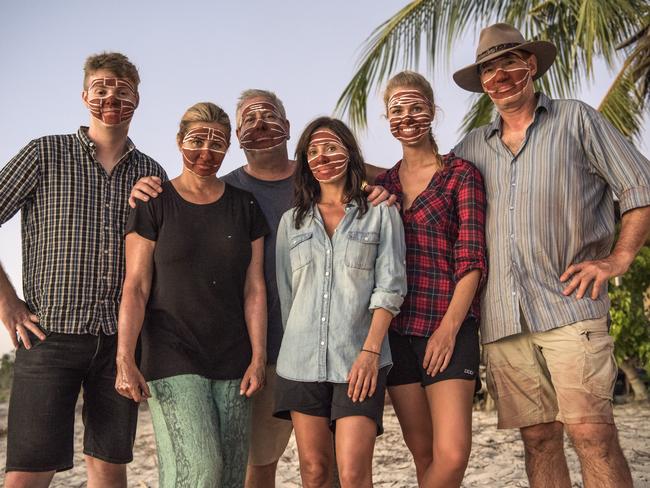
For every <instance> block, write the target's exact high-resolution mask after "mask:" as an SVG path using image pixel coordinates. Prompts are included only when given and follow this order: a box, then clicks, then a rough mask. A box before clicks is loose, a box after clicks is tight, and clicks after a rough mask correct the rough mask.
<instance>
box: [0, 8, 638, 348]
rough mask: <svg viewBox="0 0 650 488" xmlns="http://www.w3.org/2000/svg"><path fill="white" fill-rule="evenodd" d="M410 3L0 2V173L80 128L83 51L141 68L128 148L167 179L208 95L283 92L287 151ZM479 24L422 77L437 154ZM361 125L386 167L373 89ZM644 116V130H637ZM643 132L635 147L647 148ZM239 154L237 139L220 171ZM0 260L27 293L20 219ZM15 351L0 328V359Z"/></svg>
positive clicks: (445, 142)
mask: <svg viewBox="0 0 650 488" xmlns="http://www.w3.org/2000/svg"><path fill="white" fill-rule="evenodd" d="M405 4H406V2H404V1H396V0H395V1H392V0H382V1H378V0H356V1H349V0H330V1H327V2H316V1H312V0H285V1H282V2H269V1H263V0H250V1H241V2H234V1H233V2H224V1H218V0H212V1H194V0H185V1H183V2H177V1H174V2H172V1H167V0H158V1H152V0H140V1H137V2H134V1H125V0H113V1H111V2H96V1H93V0H86V1H79V0H66V1H64V2H52V1H46V0H42V1H35V0H34V1H30V0H26V1H21V2H15V1H14V2H2V3H0V65H1V66H2V68H3V69H2V71H3V73H4V75H3V76H1V77H0V107H2V108H3V111H2V112H3V117H1V118H0V134H1V135H2V138H1V140H0V142H1V143H0V167H2V166H4V165H5V164H6V162H7V161H9V159H11V158H12V157H13V156H14V155H15V154H16V153H17V152H18V151H19V150H20V149H21V148H22V147H23V146H24V145H25V144H27V142H28V141H29V140H31V139H33V138H36V137H40V136H43V135H47V134H62V133H70V132H75V131H76V130H77V129H78V127H79V126H80V125H82V124H83V125H87V123H88V122H87V121H88V119H89V114H88V112H87V110H86V109H85V107H84V106H83V104H82V103H81V97H80V94H81V89H82V78H83V73H82V68H83V63H84V60H85V58H86V57H87V56H88V55H89V54H93V53H97V52H101V51H119V52H122V53H124V54H126V55H127V56H129V58H130V59H131V60H132V61H133V62H134V63H135V64H136V65H137V66H138V68H139V71H140V77H141V79H142V83H141V85H140V98H141V102H140V106H139V107H138V109H137V110H136V112H135V116H134V118H133V122H132V123H131V131H130V136H131V139H132V140H133V141H134V143H135V144H136V146H137V147H138V148H139V149H140V150H141V151H143V152H145V153H147V154H149V155H150V156H152V157H154V158H155V159H156V160H157V161H158V162H159V163H160V164H162V165H163V167H164V168H165V169H166V170H167V172H168V174H169V176H170V177H173V176H176V175H177V174H179V173H180V168H181V158H180V155H179V153H178V150H177V148H176V145H175V134H176V131H177V129H178V121H179V119H180V117H181V115H182V114H183V112H184V111H185V109H186V108H188V107H189V106H190V105H192V104H194V103H195V102H199V101H212V102H215V103H217V104H218V105H220V106H222V107H223V108H224V109H225V110H226V111H227V112H228V113H229V114H230V115H231V119H234V109H235V103H236V100H237V96H238V95H239V93H240V92H241V91H242V90H244V89H247V88H263V89H270V90H273V91H275V92H276V93H277V95H278V96H279V97H280V98H281V99H282V100H283V102H284V104H285V107H286V109H287V115H288V118H289V120H290V122H291V136H292V137H291V140H290V141H289V150H290V153H293V151H294V149H295V142H296V141H297V140H298V136H299V135H300V132H301V130H302V128H303V127H304V126H305V125H306V124H307V123H308V122H309V121H310V120H311V119H313V118H314V117H316V116H318V115H329V114H331V113H332V111H333V109H334V105H335V103H336V100H337V99H338V97H339V95H340V94H341V92H342V90H343V88H344V87H345V85H346V84H347V82H348V81H349V80H350V78H351V76H352V74H353V73H354V70H355V65H356V62H357V61H358V55H359V52H360V47H361V46H362V44H363V42H364V40H365V39H366V38H367V37H368V36H369V35H370V33H371V32H372V30H373V29H374V28H375V27H376V26H378V25H379V24H380V23H382V22H383V21H384V20H386V19H387V18H389V17H390V16H391V15H393V14H394V13H395V12H397V11H398V10H399V9H400V8H401V7H402V6H404V5H405ZM477 34H478V29H477V31H476V32H469V33H468V34H467V36H466V37H465V38H464V39H463V41H462V43H461V44H460V45H459V47H458V48H457V49H455V50H454V55H453V57H452V59H451V62H450V66H449V70H446V69H443V68H444V66H443V65H442V64H441V65H440V66H439V68H438V70H437V71H436V73H435V76H433V77H432V76H431V74H430V73H426V66H424V65H423V66H422V72H423V73H425V74H427V76H428V77H429V79H430V80H431V81H432V82H433V86H434V91H435V96H436V103H437V105H439V106H440V112H439V113H438V114H437V117H436V121H434V132H435V134H436V137H437V139H438V144H439V146H440V149H441V151H444V152H446V151H448V150H449V149H450V148H451V147H453V145H454V144H455V143H456V142H457V140H458V138H459V133H458V128H459V126H460V120H461V119H462V117H463V115H464V113H465V111H466V110H467V108H468V107H469V104H468V100H469V96H468V93H467V92H465V91H463V90H461V89H460V88H458V87H457V86H456V85H455V84H454V83H453V81H452V79H451V73H452V72H453V71H455V70H456V69H458V68H461V67H463V66H465V65H467V64H469V63H471V62H472V61H473V58H474V51H475V43H476V37H475V36H476V35H477ZM595 78H596V81H595V82H594V83H593V84H592V85H591V86H588V87H586V88H585V89H584V90H583V91H582V92H581V93H579V94H577V96H576V98H580V99H582V100H584V101H586V102H587V103H590V104H592V105H594V106H595V105H597V104H598V103H599V101H600V99H601V97H602V96H603V94H604V93H605V91H606V90H607V87H608V85H609V82H610V80H611V79H612V78H613V75H612V73H609V72H608V71H607V70H606V69H605V68H603V67H602V66H599V67H598V69H597V73H596V77H595ZM370 99H371V100H370V105H369V111H368V113H369V116H368V119H369V120H368V123H369V127H368V130H367V131H366V132H365V133H364V134H360V135H359V142H360V144H361V147H362V149H363V152H364V155H365V156H366V159H367V160H368V161H370V162H373V163H375V164H377V165H380V166H386V167H388V166H391V165H393V164H394V163H395V162H396V161H397V160H398V159H399V157H400V154H401V151H400V145H399V143H397V141H396V140H395V139H393V137H392V136H391V135H390V132H389V130H388V123H387V122H386V120H385V119H383V118H382V116H381V113H382V112H381V95H380V93H378V94H373V95H371V97H370ZM647 126H648V124H646V127H647ZM648 134H649V132H648V130H647V129H646V131H645V133H644V137H643V141H644V142H643V145H642V147H641V150H642V152H643V153H644V154H645V155H646V156H647V155H648V154H649V153H650V151H649V150H648V148H649V146H650V142H649V141H650V138H649V137H648ZM244 162H245V159H244V156H243V153H242V151H241V150H240V149H239V147H238V144H237V141H236V140H235V139H234V136H233V140H232V146H231V149H230V152H229V153H228V155H227V156H226V159H225V162H224V165H223V166H222V169H221V173H220V174H225V173H227V172H229V171H230V170H232V169H234V168H236V167H238V166H240V165H242V164H243V163H244ZM0 262H2V265H3V267H4V269H5V270H6V271H7V273H8V274H9V276H10V278H11V280H12V283H13V284H14V286H15V287H16V288H17V289H18V291H19V294H20V295H21V296H22V281H21V280H22V275H21V247H20V218H19V215H16V216H15V217H14V218H13V219H11V220H10V221H9V222H7V223H6V224H4V225H3V226H2V227H0ZM10 349H11V342H10V340H9V338H8V335H7V333H6V331H4V330H2V331H0V353H3V352H7V351H9V350H10Z"/></svg>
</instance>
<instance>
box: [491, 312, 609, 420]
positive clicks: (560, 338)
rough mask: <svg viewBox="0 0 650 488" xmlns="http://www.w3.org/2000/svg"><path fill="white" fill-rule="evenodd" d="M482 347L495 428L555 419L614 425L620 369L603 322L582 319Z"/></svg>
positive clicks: (604, 319) (525, 328)
mask: <svg viewBox="0 0 650 488" xmlns="http://www.w3.org/2000/svg"><path fill="white" fill-rule="evenodd" d="M522 324H523V325H524V330H525V332H523V333H522V334H517V335H515V336H511V337H506V338H504V339H501V340H499V341H496V342H492V343H489V344H485V346H484V353H485V360H486V363H487V386H488V391H489V392H490V395H492V397H493V398H494V399H495V402H496V405H497V413H498V424H497V427H498V428H499V429H512V428H520V427H527V426H530V425H536V424H541V423H546V422H553V421H555V420H557V421H560V422H562V423H565V424H585V423H597V424H598V423H606V424H613V423H614V417H613V411H612V399H613V394H614V384H615V382H616V375H617V372H618V367H617V365H616V360H615V359H614V340H613V339H612V337H611V336H610V335H609V333H608V330H607V318H606V317H603V318H600V319H595V320H584V321H582V322H576V323H575V324H571V325H566V326H564V327H559V328H557V329H552V330H548V331H545V332H533V333H531V332H529V331H528V327H527V326H526V324H525V323H524V320H523V314H522Z"/></svg>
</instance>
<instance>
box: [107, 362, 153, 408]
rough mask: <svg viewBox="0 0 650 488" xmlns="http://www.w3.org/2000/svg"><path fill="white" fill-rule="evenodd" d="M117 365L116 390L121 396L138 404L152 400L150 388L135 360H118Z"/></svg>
mask: <svg viewBox="0 0 650 488" xmlns="http://www.w3.org/2000/svg"><path fill="white" fill-rule="evenodd" d="M115 363H116V366H117V374H116V375H115V389H116V390H117V392H118V393H119V394H120V395H122V396H123V397H126V398H129V399H131V400H133V401H135V402H138V403H140V402H141V401H142V400H146V399H147V398H151V392H150V391H149V386H148V385H147V382H146V381H145V379H144V376H142V373H141V372H140V370H139V369H138V367H137V366H136V364H135V359H134V358H117V360H116V361H115Z"/></svg>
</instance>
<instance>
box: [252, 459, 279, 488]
mask: <svg viewBox="0 0 650 488" xmlns="http://www.w3.org/2000/svg"><path fill="white" fill-rule="evenodd" d="M277 468H278V462H277V461H276V462H274V463H271V464H266V465H264V466H254V465H252V464H249V465H248V468H246V485H245V486H246V488H275V472H276V470H277Z"/></svg>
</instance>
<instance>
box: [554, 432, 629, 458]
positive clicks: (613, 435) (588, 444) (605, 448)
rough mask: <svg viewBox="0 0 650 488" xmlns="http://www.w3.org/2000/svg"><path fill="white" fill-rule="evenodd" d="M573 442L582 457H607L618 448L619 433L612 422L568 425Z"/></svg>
mask: <svg viewBox="0 0 650 488" xmlns="http://www.w3.org/2000/svg"><path fill="white" fill-rule="evenodd" d="M567 433H568V434H569V438H570V439H571V443H572V444H573V447H574V448H575V450H576V452H577V453H578V456H580V458H581V459H583V458H584V459H586V458H588V459H590V460H595V459H607V458H609V457H610V456H611V453H612V451H613V450H618V449H619V447H618V434H617V431H616V427H615V426H614V425H612V424H576V425H567Z"/></svg>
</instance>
